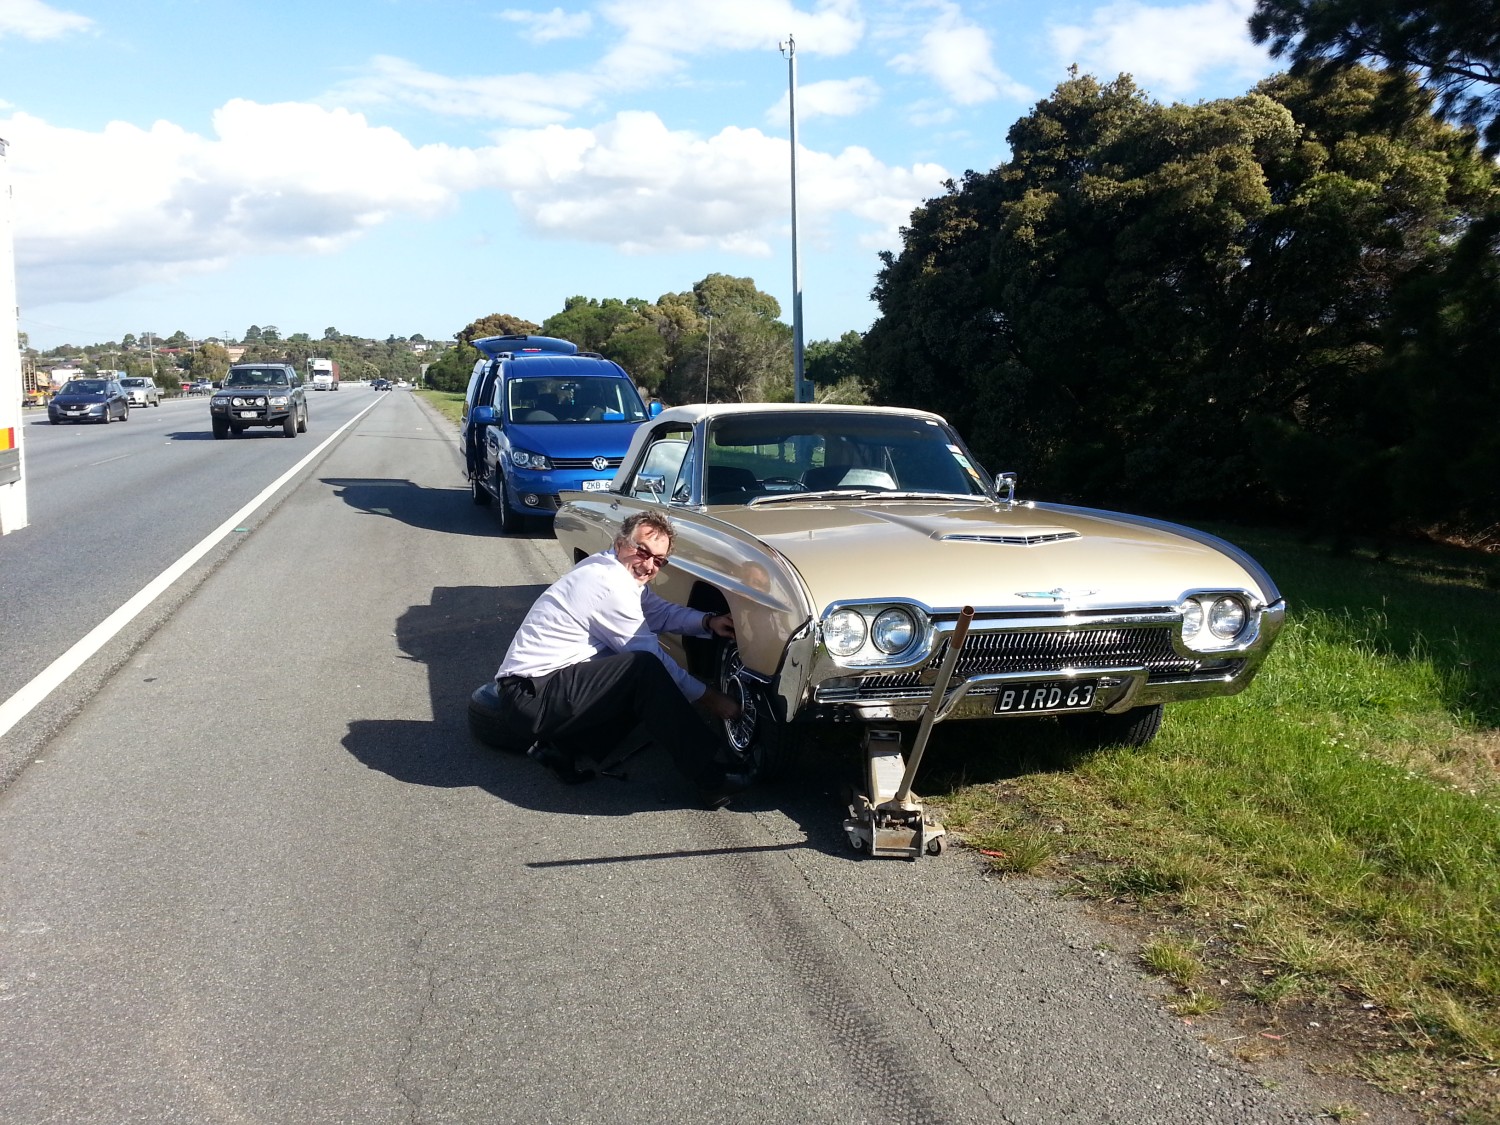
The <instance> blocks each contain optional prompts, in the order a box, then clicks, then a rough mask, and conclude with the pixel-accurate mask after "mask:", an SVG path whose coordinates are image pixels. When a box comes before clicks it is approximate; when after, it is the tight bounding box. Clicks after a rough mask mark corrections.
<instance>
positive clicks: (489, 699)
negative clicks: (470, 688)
mask: <svg viewBox="0 0 1500 1125" xmlns="http://www.w3.org/2000/svg"><path fill="white" fill-rule="evenodd" d="M469 732H470V733H471V734H472V735H473V736H474V737H475V738H477V739H479V741H480V742H482V743H484V744H485V745H486V746H493V747H495V748H496V749H498V750H509V751H511V752H512V753H514V754H524V753H525V752H526V744H525V743H524V742H521V741H518V740H517V739H516V737H515V736H514V735H513V734H512V733H511V728H510V726H509V724H507V723H506V722H505V721H504V720H503V719H502V718H501V717H500V693H499V690H498V689H497V688H496V686H495V681H494V680H490V681H489V682H488V683H485V684H483V685H481V686H480V687H477V688H475V689H474V694H472V695H470V696H469Z"/></svg>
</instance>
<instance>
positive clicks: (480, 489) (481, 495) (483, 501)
mask: <svg viewBox="0 0 1500 1125" xmlns="http://www.w3.org/2000/svg"><path fill="white" fill-rule="evenodd" d="M469 499H470V500H472V501H474V503H475V505H477V506H478V507H480V508H488V507H489V506H490V501H491V500H493V499H494V497H493V496H491V495H490V490H489V489H487V488H485V487H484V485H482V484H480V483H479V478H478V477H473V476H471V477H470V478H469Z"/></svg>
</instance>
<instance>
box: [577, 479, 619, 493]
mask: <svg viewBox="0 0 1500 1125" xmlns="http://www.w3.org/2000/svg"><path fill="white" fill-rule="evenodd" d="M614 483H615V482H614V479H613V478H611V479H610V480H586V481H584V482H583V490H584V491H585V492H608V491H609V486H610V485H612V484H614Z"/></svg>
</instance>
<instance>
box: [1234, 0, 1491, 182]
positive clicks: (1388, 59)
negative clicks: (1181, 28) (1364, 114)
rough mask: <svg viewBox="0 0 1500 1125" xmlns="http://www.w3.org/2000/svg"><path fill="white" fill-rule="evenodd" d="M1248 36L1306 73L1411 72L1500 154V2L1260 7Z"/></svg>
mask: <svg viewBox="0 0 1500 1125" xmlns="http://www.w3.org/2000/svg"><path fill="white" fill-rule="evenodd" d="M1250 34H1251V36H1252V37H1253V38H1254V39H1255V41H1256V42H1257V43H1265V42H1267V41H1269V42H1270V44H1271V53H1272V54H1273V55H1275V56H1277V57H1278V58H1279V57H1282V56H1290V57H1291V59H1292V61H1293V63H1294V64H1295V65H1296V67H1297V68H1298V69H1299V70H1301V71H1308V72H1310V71H1314V70H1317V69H1319V68H1320V67H1321V66H1322V65H1323V64H1331V67H1332V69H1333V70H1335V71H1337V70H1346V69H1348V68H1349V67H1352V66H1355V65H1357V64H1359V63H1383V64H1385V65H1386V66H1388V67H1390V68H1392V69H1394V70H1396V71H1400V72H1407V71H1413V72H1415V73H1416V74H1417V75H1418V76H1419V77H1420V80H1421V82H1422V84H1423V85H1424V86H1426V87H1427V88H1428V89H1429V90H1431V91H1432V92H1433V93H1434V94H1436V95H1437V98H1438V105H1439V108H1440V110H1441V112H1442V113H1444V114H1445V115H1451V116H1452V117H1454V118H1455V119H1456V120H1458V121H1461V122H1463V123H1466V124H1470V125H1474V126H1476V127H1478V128H1479V129H1480V130H1481V132H1482V134H1483V136H1484V138H1485V141H1486V143H1487V145H1488V147H1489V149H1490V151H1492V152H1493V151H1495V150H1496V149H1500V3H1497V2H1496V0H1430V2H1425V3H1423V2H1417V0H1257V2H1256V5H1255V10H1254V12H1253V13H1251V16H1250Z"/></svg>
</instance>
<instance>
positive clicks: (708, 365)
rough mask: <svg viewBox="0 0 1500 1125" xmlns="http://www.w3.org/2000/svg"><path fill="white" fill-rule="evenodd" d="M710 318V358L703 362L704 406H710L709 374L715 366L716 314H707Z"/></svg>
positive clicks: (705, 314)
mask: <svg viewBox="0 0 1500 1125" xmlns="http://www.w3.org/2000/svg"><path fill="white" fill-rule="evenodd" d="M703 315H704V316H705V317H707V318H708V356H707V358H705V359H704V361H703V405H704V406H707V405H708V373H709V372H710V371H712V370H713V366H714V314H713V313H711V312H705V313H704V314H703Z"/></svg>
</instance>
